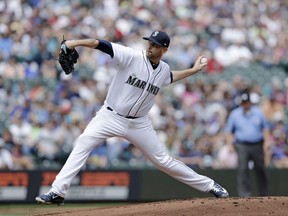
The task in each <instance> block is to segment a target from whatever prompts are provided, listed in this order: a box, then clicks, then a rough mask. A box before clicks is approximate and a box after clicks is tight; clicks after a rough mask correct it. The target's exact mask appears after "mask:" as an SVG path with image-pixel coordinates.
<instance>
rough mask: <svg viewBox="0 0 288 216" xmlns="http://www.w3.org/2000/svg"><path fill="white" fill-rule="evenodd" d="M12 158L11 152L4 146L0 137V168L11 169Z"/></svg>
mask: <svg viewBox="0 0 288 216" xmlns="http://www.w3.org/2000/svg"><path fill="white" fill-rule="evenodd" d="M12 169H13V160H12V155H11V152H9V151H8V150H7V149H6V148H5V143H4V141H3V139H2V138H0V170H12Z"/></svg>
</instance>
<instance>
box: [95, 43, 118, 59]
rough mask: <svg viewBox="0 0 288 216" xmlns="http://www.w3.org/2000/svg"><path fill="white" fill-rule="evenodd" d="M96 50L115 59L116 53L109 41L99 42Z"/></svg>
mask: <svg viewBox="0 0 288 216" xmlns="http://www.w3.org/2000/svg"><path fill="white" fill-rule="evenodd" d="M95 49H98V50H101V51H102V52H104V53H107V54H108V55H110V56H111V58H113V57H114V52H113V48H112V44H111V43H110V42H109V41H106V40H99V45H98V46H97V47H95Z"/></svg>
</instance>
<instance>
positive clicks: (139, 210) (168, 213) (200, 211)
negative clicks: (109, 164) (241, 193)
mask: <svg viewBox="0 0 288 216" xmlns="http://www.w3.org/2000/svg"><path fill="white" fill-rule="evenodd" d="M63 210H64V209H63ZM37 215H66V216H68V215H69V216H75V215H85V216H90V215H99V216H102V215H105V216H116V215H117V216H144V215H145V216H147V215H149V216H150V215H151V216H152V215H153V216H162V215H163V216H164V215H165V216H178V215H179V216H190V215H191V216H192V215H193V216H194V215H195V216H196V215H197V216H199V215H200V216H204V215H205V216H211V215H221V216H223V215H226V216H228V215H229V216H230V215H233V216H241V215H245V216H247V215H248V216H250V215H261V216H265V215H270V216H271V215H272V216H273V215H275V216H284V215H286V216H287V215H288V197H251V198H226V199H216V198H198V199H190V200H171V201H163V202H151V203H144V204H143V203H142V204H139V203H137V204H129V205H123V206H117V207H109V208H88V209H73V211H71V210H67V209H66V210H65V212H59V211H57V212H55V213H53V212H49V213H46V214H37Z"/></svg>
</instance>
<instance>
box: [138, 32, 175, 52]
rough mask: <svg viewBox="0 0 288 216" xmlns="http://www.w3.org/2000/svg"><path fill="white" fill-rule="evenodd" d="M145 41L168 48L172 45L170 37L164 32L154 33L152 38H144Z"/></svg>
mask: <svg viewBox="0 0 288 216" xmlns="http://www.w3.org/2000/svg"><path fill="white" fill-rule="evenodd" d="M143 39H144V40H148V41H151V42H153V43H155V44H158V45H160V46H163V47H167V48H168V47H169V44H170V38H169V36H168V35H167V34H166V32H163V31H153V32H152V34H151V35H150V37H143Z"/></svg>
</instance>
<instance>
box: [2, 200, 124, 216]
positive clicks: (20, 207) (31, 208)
mask: <svg viewBox="0 0 288 216" xmlns="http://www.w3.org/2000/svg"><path fill="white" fill-rule="evenodd" d="M120 205H127V203H75V204H74V203H68V204H64V205H63V206H57V205H41V204H0V216H20V215H21V216H22V215H25V216H28V215H29V216H30V215H39V214H44V213H46V214H47V213H59V212H67V211H73V210H75V211H78V210H81V209H91V208H106V207H107V208H109V207H114V206H120Z"/></svg>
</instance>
